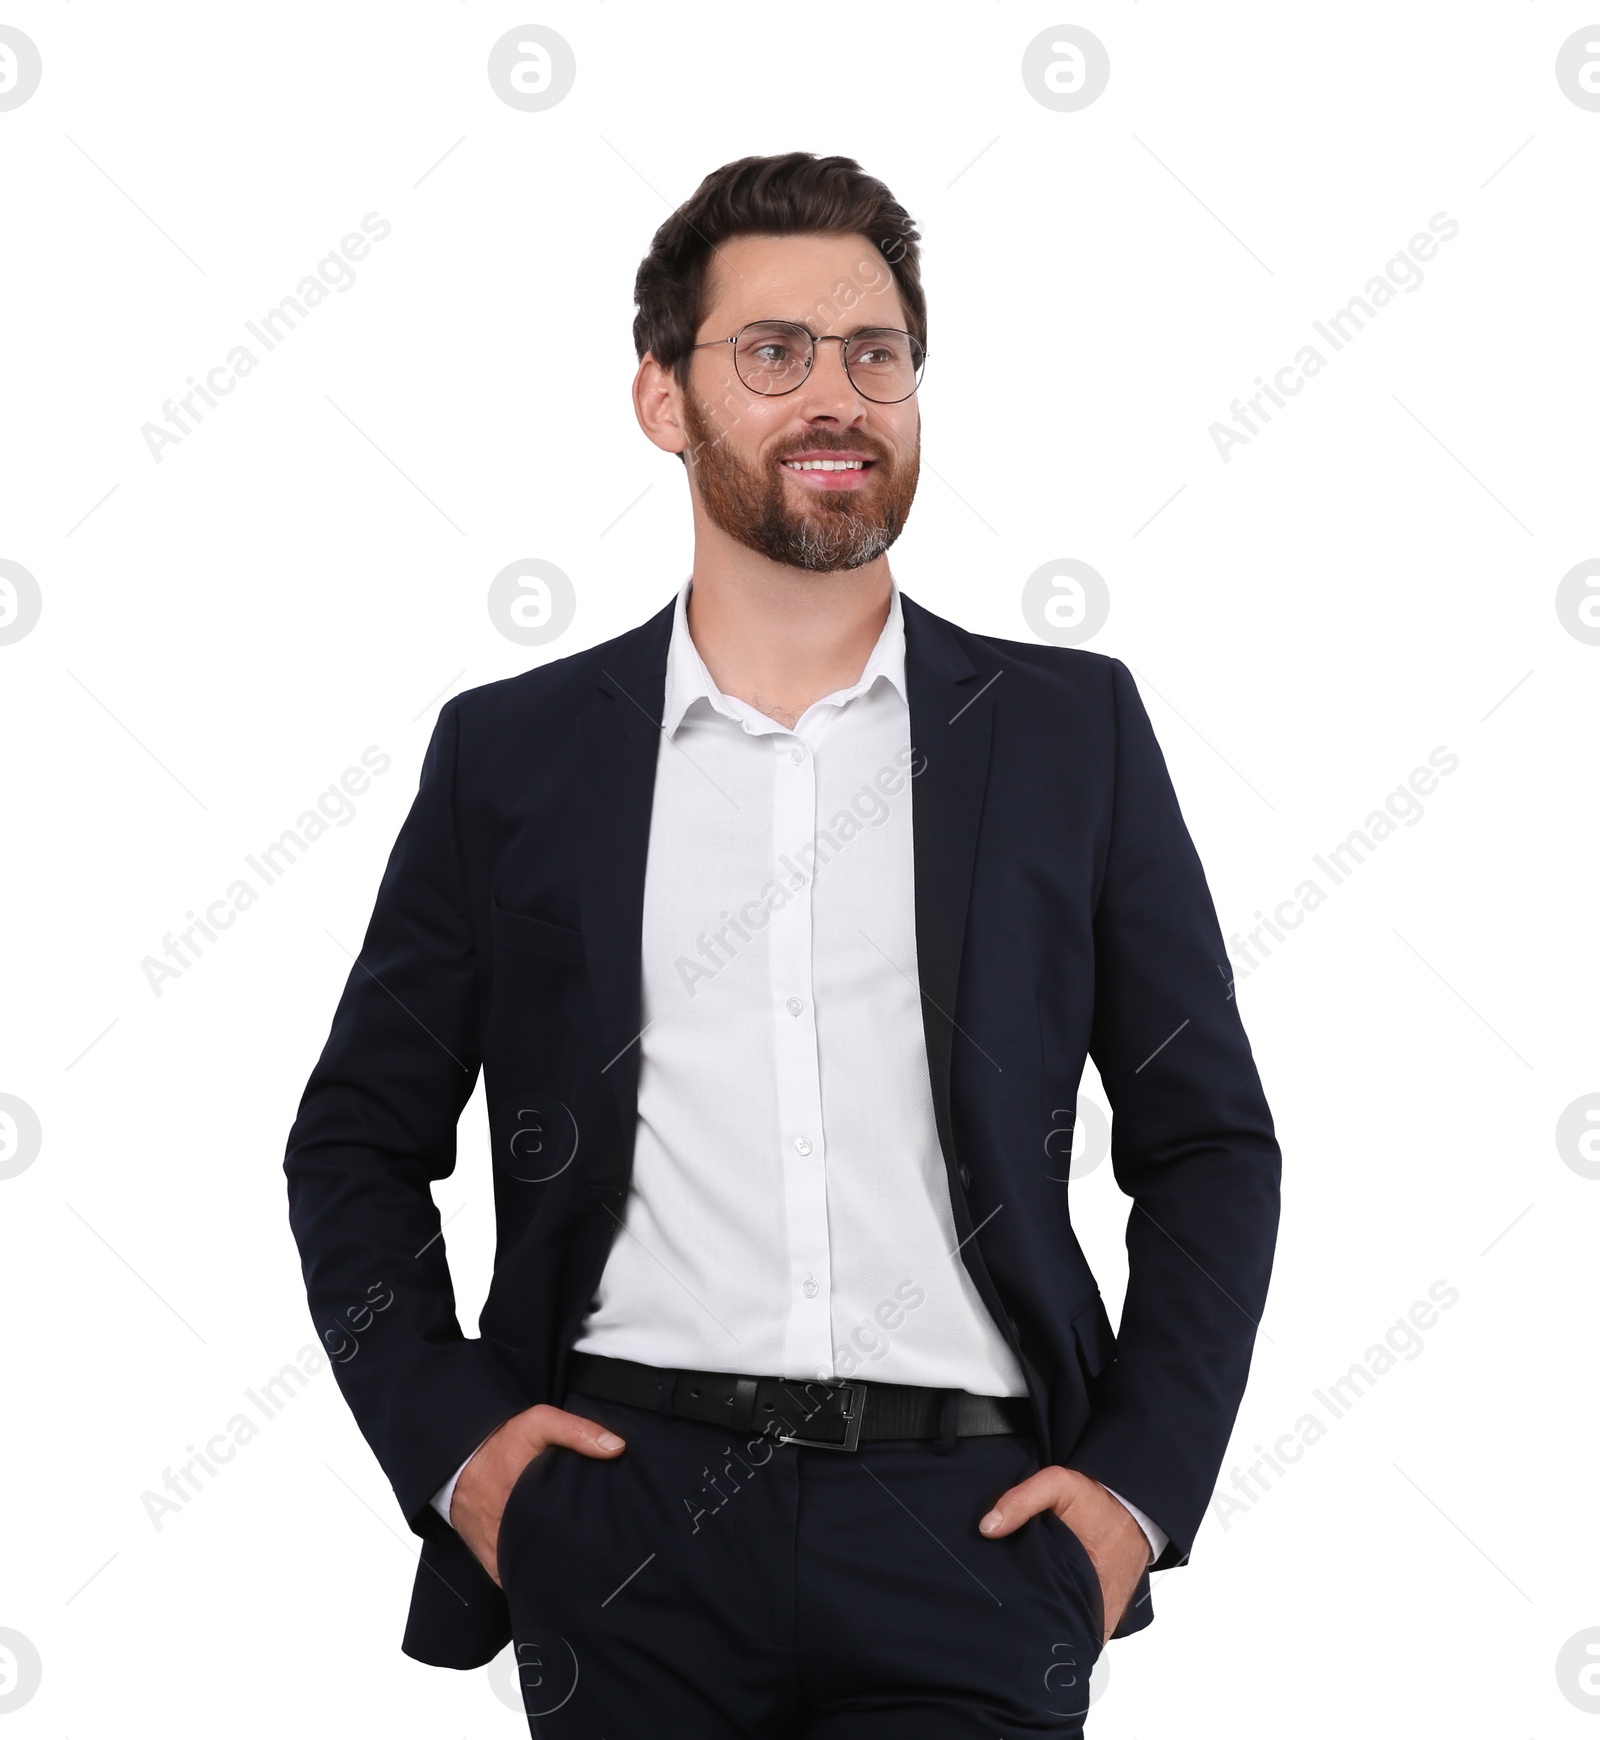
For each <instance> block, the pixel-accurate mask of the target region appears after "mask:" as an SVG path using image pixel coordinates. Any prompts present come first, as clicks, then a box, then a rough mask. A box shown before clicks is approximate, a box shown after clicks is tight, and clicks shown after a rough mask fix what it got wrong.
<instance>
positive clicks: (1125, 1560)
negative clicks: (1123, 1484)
mask: <svg viewBox="0 0 1600 1740" xmlns="http://www.w3.org/2000/svg"><path fill="white" fill-rule="evenodd" d="M1043 1510H1053V1511H1054V1512H1055V1513H1056V1515H1057V1516H1058V1517H1060V1518H1061V1520H1062V1522H1064V1523H1065V1524H1066V1525H1067V1527H1068V1528H1069V1529H1071V1530H1072V1532H1073V1533H1074V1534H1075V1535H1076V1536H1077V1537H1078V1539H1079V1540H1080V1541H1082V1542H1083V1544H1084V1547H1085V1548H1086V1549H1087V1551H1088V1554H1089V1558H1090V1560H1091V1561H1092V1562H1093V1564H1094V1568H1095V1574H1096V1575H1097V1576H1098V1577H1099V1579H1100V1602H1101V1606H1102V1607H1104V1609H1105V1616H1106V1629H1105V1636H1104V1637H1103V1638H1101V1640H1100V1641H1101V1642H1102V1643H1107V1642H1109V1641H1110V1638H1111V1634H1112V1632H1113V1631H1115V1630H1116V1629H1117V1626H1118V1625H1119V1624H1120V1623H1121V1621H1122V1615H1123V1613H1124V1611H1125V1610H1126V1608H1127V1605H1128V1602H1129V1601H1130V1600H1131V1599H1132V1598H1133V1592H1134V1590H1135V1589H1136V1588H1137V1587H1138V1584H1139V1577H1140V1575H1141V1573H1142V1572H1143V1571H1144V1569H1145V1567H1146V1565H1148V1564H1149V1562H1150V1539H1149V1537H1148V1536H1147V1535H1146V1534H1145V1532H1144V1530H1143V1529H1142V1528H1140V1527H1139V1525H1138V1523H1137V1522H1135V1521H1134V1519H1133V1516H1132V1514H1131V1512H1130V1511H1129V1510H1128V1509H1127V1507H1126V1506H1125V1505H1123V1504H1122V1503H1120V1502H1119V1501H1118V1500H1117V1499H1115V1498H1113V1497H1112V1496H1111V1494H1110V1493H1109V1492H1107V1491H1106V1489H1105V1488H1104V1487H1103V1486H1102V1485H1101V1484H1100V1482H1099V1481H1098V1480H1091V1479H1090V1478H1089V1476H1088V1475H1087V1474H1080V1473H1079V1472H1078V1471H1077V1469H1075V1468H1062V1467H1059V1466H1057V1465H1054V1464H1053V1465H1052V1466H1050V1467H1049V1468H1041V1469H1040V1470H1039V1472H1038V1473H1037V1474H1030V1475H1029V1476H1028V1478H1027V1479H1026V1480H1024V1481H1023V1482H1022V1483H1021V1485H1019V1486H1013V1487H1012V1488H1011V1490H1010V1491H1009V1492H1004V1493H1002V1494H1001V1495H1000V1497H999V1498H997V1499H996V1500H995V1504H994V1509H993V1510H991V1511H990V1512H989V1514H988V1515H987V1516H985V1517H984V1519H983V1520H982V1521H981V1522H980V1523H979V1524H978V1528H979V1531H980V1532H981V1533H983V1534H985V1535H987V1536H989V1538H990V1539H991V1540H997V1539H999V1537H1000V1536H1001V1535H1009V1534H1010V1533H1011V1532H1012V1531H1013V1530H1014V1529H1019V1528H1021V1527H1022V1525H1023V1524H1024V1523H1025V1522H1026V1521H1027V1520H1028V1518H1029V1517H1031V1516H1037V1515H1038V1514H1039V1512H1040V1511H1043Z"/></svg>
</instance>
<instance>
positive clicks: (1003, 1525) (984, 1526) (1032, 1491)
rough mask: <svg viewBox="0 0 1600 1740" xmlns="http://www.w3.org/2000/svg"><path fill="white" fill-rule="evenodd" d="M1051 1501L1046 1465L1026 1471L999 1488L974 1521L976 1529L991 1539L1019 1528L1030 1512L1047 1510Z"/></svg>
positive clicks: (1052, 1485) (1051, 1486)
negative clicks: (1034, 1471)
mask: <svg viewBox="0 0 1600 1740" xmlns="http://www.w3.org/2000/svg"><path fill="white" fill-rule="evenodd" d="M1054 1504H1055V1481H1054V1480H1053V1479H1052V1478H1051V1471H1050V1470H1049V1469H1048V1468H1041V1469H1040V1470H1039V1472H1038V1473H1037V1474H1030V1475H1029V1476H1028V1478H1027V1479H1026V1480H1024V1481H1022V1482H1021V1483H1020V1484H1018V1485H1016V1486H1013V1487H1011V1488H1009V1489H1008V1490H1007V1491H1005V1492H1002V1493H1001V1494H1000V1496H999V1497H998V1498H997V1499H996V1500H995V1501H994V1506H993V1508H992V1509H991V1510H989V1511H988V1512H987V1513H986V1514H985V1515H984V1516H983V1517H982V1518H981V1519H980V1520H979V1523H978V1532H979V1534H982V1535H987V1536H988V1537H989V1538H990V1539H991V1540H998V1539H999V1538H1000V1537H1001V1536H1002V1535H1009V1534H1010V1533H1012V1531H1013V1530H1015V1529H1019V1528H1021V1527H1022V1525H1023V1524H1024V1523H1025V1522H1026V1521H1027V1520H1028V1518H1029V1517H1031V1516H1037V1515H1038V1514H1039V1512H1040V1511H1042V1510H1049V1509H1051V1508H1052V1507H1053V1506H1054Z"/></svg>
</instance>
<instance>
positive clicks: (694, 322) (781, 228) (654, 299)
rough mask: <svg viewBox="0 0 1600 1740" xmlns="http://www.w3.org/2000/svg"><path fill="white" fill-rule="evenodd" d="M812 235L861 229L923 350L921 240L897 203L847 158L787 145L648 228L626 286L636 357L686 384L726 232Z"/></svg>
mask: <svg viewBox="0 0 1600 1740" xmlns="http://www.w3.org/2000/svg"><path fill="white" fill-rule="evenodd" d="M818 234H823V235H862V236H865V237H866V238H867V240H868V241H870V242H871V243H872V244H873V246H874V247H875V248H876V249H877V250H878V252H879V253H880V254H882V255H883V258H884V260H885V261H886V262H887V264H888V267H889V270H890V271H891V272H892V273H893V274H894V278H895V284H896V287H897V289H898V290H899V292H900V301H901V304H902V305H903V306H904V308H905V311H906V328H907V330H908V331H909V332H910V333H911V334H912V336H913V337H915V338H917V339H918V340H920V341H921V343H922V344H923V346H924V347H926V345H927V342H928V310H927V303H926V301H925V300H924V298H923V294H922V272H921V260H920V255H919V253H918V250H917V243H918V241H919V240H920V237H919V235H918V233H917V229H916V226H915V225H914V224H913V223H912V221H911V219H910V217H909V216H908V215H907V214H906V210H905V208H904V207H903V206H902V205H901V204H900V203H899V201H898V200H896V199H895V197H894V195H893V194H892V193H890V191H889V190H888V188H887V187H885V186H884V184H883V183H882V182H881V181H879V180H878V179H877V178H876V177H875V176H871V175H868V174H867V173H866V171H865V170H864V169H862V167H861V165H860V164H859V163H857V162H856V160H855V159H854V158H853V157H817V156H815V155H814V154H813V153H812V152H810V151H789V152H786V153H784V154H783V155H782V156H780V157H741V158H739V159H738V160H737V161H736V162H733V163H725V164H723V166H722V167H721V168H720V169H714V170H712V172H711V173H710V174H709V175H708V176H707V177H706V178H705V180H704V181H702V182H701V183H700V185H699V186H698V187H697V188H696V189H695V191H694V192H693V193H692V194H691V195H690V196H689V198H688V199H686V200H685V201H684V203H683V204H682V205H680V206H679V207H678V209H677V210H676V211H675V212H673V214H672V215H671V217H669V218H668V219H667V220H666V222H665V223H663V224H662V226H661V228H660V229H658V230H657V231H656V233H655V236H654V238H653V239H652V241H651V243H650V252H649V253H648V254H646V255H645V257H644V259H643V260H641V261H640V263H639V273H638V276H637V277H636V278H635V279H634V285H633V299H634V302H635V303H636V304H637V305H638V313H637V314H635V316H634V320H633V346H634V350H635V352H636V353H637V354H638V356H639V358H640V360H641V361H642V360H643V359H644V355H645V352H646V351H648V352H649V353H650V354H651V355H652V356H653V357H654V358H655V359H656V361H657V362H658V363H660V364H661V365H662V367H663V368H669V369H671V370H672V371H673V373H674V374H675V375H676V376H677V380H678V384H679V386H687V385H688V381H689V360H690V357H691V355H692V354H693V353H692V351H691V348H690V347H691V346H692V345H693V344H694V342H695V334H696V333H697V332H698V331H699V329H700V320H701V313H702V306H703V303H704V299H705V283H706V268H707V265H708V264H709V262H710V258H711V255H712V253H713V252H714V250H715V249H716V248H717V247H719V246H720V245H721V244H722V243H723V242H726V241H730V240H731V239H732V238H733V237H734V236H743V235H760V236H789V235H818ZM862 287H863V288H865V286H862Z"/></svg>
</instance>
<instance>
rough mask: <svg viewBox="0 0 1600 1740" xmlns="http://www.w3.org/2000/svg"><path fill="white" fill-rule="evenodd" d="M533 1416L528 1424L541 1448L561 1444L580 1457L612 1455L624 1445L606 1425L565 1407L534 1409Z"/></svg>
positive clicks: (622, 1440) (623, 1441)
mask: <svg viewBox="0 0 1600 1740" xmlns="http://www.w3.org/2000/svg"><path fill="white" fill-rule="evenodd" d="M534 1416H535V1417H534V1418H533V1419H532V1420H531V1421H530V1422H529V1423H530V1424H531V1425H532V1427H533V1429H534V1435H535V1437H536V1438H537V1439H538V1442H539V1446H540V1448H541V1449H542V1448H544V1447H545V1446H546V1445H550V1444H560V1445H562V1446H563V1447H564V1448H566V1449H568V1450H576V1451H578V1452H579V1454H580V1455H583V1456H598V1457H606V1456H615V1455H616V1454H617V1453H618V1452H619V1451H620V1450H622V1449H623V1448H624V1445H625V1442H626V1440H624V1439H622V1438H620V1437H618V1435H617V1434H616V1433H615V1432H613V1431H612V1430H611V1428H610V1427H609V1426H602V1425H601V1424H600V1423H599V1421H598V1420H590V1419H586V1418H585V1417H584V1416H583V1415H582V1414H569V1413H568V1412H567V1410H566V1409H565V1408H553V1407H550V1406H548V1405H546V1406H544V1407H539V1408H535V1409H534Z"/></svg>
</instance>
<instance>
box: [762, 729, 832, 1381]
mask: <svg viewBox="0 0 1600 1740" xmlns="http://www.w3.org/2000/svg"><path fill="white" fill-rule="evenodd" d="M772 746H773V748H772V753H773V801H772V842H773V860H774V864H775V869H774V872H773V873H774V876H775V877H776V878H777V880H778V881H779V882H780V883H781V884H782V885H783V887H784V890H785V891H786V892H787V894H788V895H789V899H788V900H787V901H786V902H785V903H784V905H782V906H781V907H779V908H778V910H777V911H776V912H774V913H773V915H772V919H771V922H770V925H769V927H768V937H767V950H768V953H767V960H768V966H769V971H770V978H769V983H768V996H769V998H770V999H771V1011H772V1027H773V1057H774V1064H775V1075H776V1080H777V1088H778V1094H777V1104H778V1129H777V1132H776V1139H777V1142H778V1146H779V1157H780V1160H781V1163H782V1167H783V1181H784V1209H785V1224H786V1227H787V1231H788V1256H789V1277H788V1281H789V1311H788V1318H787V1324H786V1328H785V1335H784V1366H783V1369H784V1372H785V1373H786V1374H787V1373H795V1372H803V1373H805V1374H806V1375H807V1376H808V1377H813V1376H818V1375H822V1374H831V1372H832V1370H833V1334H832V1310H833V1301H832V1294H833V1284H832V1267H831V1262H830V1258H829V1250H828V1186H827V1167H826V1161H827V1144H826V1141H825V1139H824V1132H823V1126H822V1073H821V1068H820V1064H819V1060H818V1053H817V1028H816V1016H815V1003H814V995H813V992H814V985H813V975H812V924H813V906H812V898H811V895H812V866H813V865H814V863H815V855H814V853H815V846H816V829H817V775H816V759H815V756H814V754H813V751H812V748H811V747H810V746H809V745H808V744H807V743H806V742H804V741H803V740H802V739H801V738H800V737H799V736H797V735H794V734H791V733H787V732H784V733H776V734H774V735H773V737H772ZM806 843H809V845H810V846H811V848H812V851H811V852H810V853H808V854H805V855H801V854H800V852H799V850H798V848H799V847H800V846H801V845H802V844H806Z"/></svg>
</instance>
